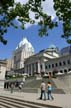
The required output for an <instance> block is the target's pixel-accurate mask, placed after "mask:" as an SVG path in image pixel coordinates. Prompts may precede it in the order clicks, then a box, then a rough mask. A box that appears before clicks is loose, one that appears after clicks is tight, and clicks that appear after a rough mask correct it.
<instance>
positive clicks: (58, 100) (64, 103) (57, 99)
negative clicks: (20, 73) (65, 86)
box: [0, 89, 71, 108]
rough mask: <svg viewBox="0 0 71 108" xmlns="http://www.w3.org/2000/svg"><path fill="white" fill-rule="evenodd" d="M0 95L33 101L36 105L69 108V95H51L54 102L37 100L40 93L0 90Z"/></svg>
mask: <svg viewBox="0 0 71 108" xmlns="http://www.w3.org/2000/svg"><path fill="white" fill-rule="evenodd" d="M0 95H1V96H2V95H4V96H9V97H13V98H19V99H23V100H28V101H32V102H33V101H34V102H38V103H43V104H48V105H54V106H61V107H63V108H71V94H53V96H54V100H46V101H44V100H39V99H38V98H39V96H40V93H23V92H13V93H11V92H10V91H5V90H3V89H0Z"/></svg>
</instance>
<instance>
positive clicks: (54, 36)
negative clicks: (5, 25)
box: [0, 24, 68, 59]
mask: <svg viewBox="0 0 71 108" xmlns="http://www.w3.org/2000/svg"><path fill="white" fill-rule="evenodd" d="M61 33H62V26H61V24H59V26H58V27H57V28H54V29H53V30H50V31H49V35H48V36H46V37H42V38H41V37H39V36H38V26H37V25H34V26H31V27H29V28H27V29H25V30H21V29H20V28H19V29H14V28H12V27H11V28H9V30H8V32H7V34H5V35H4V37H5V38H6V39H7V40H8V43H7V45H3V44H2V43H0V59H5V58H10V57H11V56H12V53H13V51H14V50H15V48H16V47H17V45H18V44H19V42H20V41H21V40H22V38H23V37H27V39H28V40H29V41H30V42H31V44H32V45H33V47H34V49H35V53H37V52H39V51H40V50H42V49H46V48H48V47H49V46H50V45H55V46H56V47H58V48H59V49H61V48H63V47H65V46H68V44H67V43H66V41H65V39H62V38H61Z"/></svg>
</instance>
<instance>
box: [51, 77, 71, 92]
mask: <svg viewBox="0 0 71 108" xmlns="http://www.w3.org/2000/svg"><path fill="white" fill-rule="evenodd" d="M52 80H53V82H54V83H55V85H56V86H57V90H58V91H62V92H63V93H68V92H69V91H68V89H67V87H66V85H65V84H64V82H62V81H61V80H59V79H58V78H53V79H52Z"/></svg>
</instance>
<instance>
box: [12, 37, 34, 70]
mask: <svg viewBox="0 0 71 108" xmlns="http://www.w3.org/2000/svg"><path fill="white" fill-rule="evenodd" d="M33 54H34V48H33V46H32V45H31V43H30V42H29V41H28V40H27V38H23V40H22V41H21V42H20V43H19V45H18V46H17V47H16V49H15V51H14V52H13V69H14V70H16V69H21V68H24V61H25V59H26V58H28V57H30V56H31V55H33Z"/></svg>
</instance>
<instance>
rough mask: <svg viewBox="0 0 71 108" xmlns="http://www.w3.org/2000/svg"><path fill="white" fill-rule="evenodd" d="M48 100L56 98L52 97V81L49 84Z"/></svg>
mask: <svg viewBox="0 0 71 108" xmlns="http://www.w3.org/2000/svg"><path fill="white" fill-rule="evenodd" d="M47 98H48V100H50V99H52V100H53V99H54V97H53V96H52V84H51V82H50V81H49V82H48V84H47Z"/></svg>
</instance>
